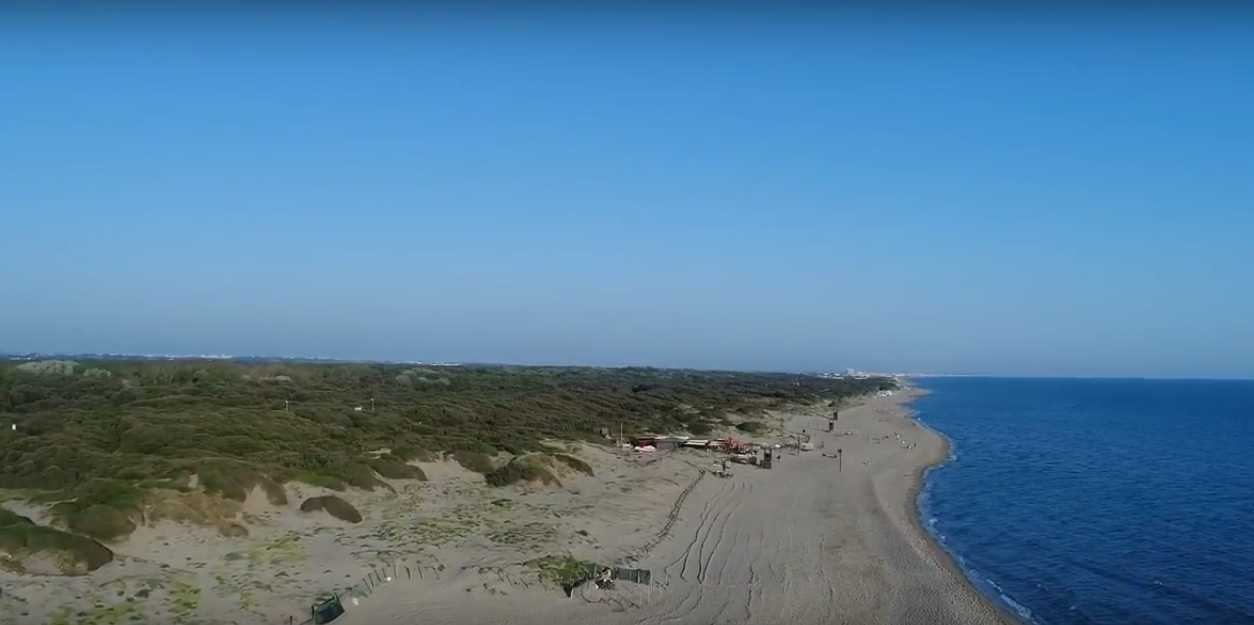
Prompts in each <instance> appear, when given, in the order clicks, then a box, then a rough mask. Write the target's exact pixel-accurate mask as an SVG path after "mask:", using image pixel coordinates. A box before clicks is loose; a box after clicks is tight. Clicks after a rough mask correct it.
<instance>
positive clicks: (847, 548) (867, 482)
mask: <svg viewBox="0 0 1254 625" xmlns="http://www.w3.org/2000/svg"><path fill="white" fill-rule="evenodd" d="M908 399H909V395H908V394H906V393H898V394H896V395H895V396H893V397H883V398H879V397H877V398H872V399H868V400H866V401H865V403H863V404H862V405H861V406H858V407H855V408H851V409H845V410H842V411H841V417H840V420H839V421H838V422H837V431H836V432H835V433H828V432H826V426H827V418H826V414H827V409H817V408H816V409H813V410H798V411H793V412H789V413H784V414H780V415H778V416H779V418H780V420H781V423H782V425H783V427H784V429H785V430H786V431H788V432H794V433H800V432H801V431H802V430H805V431H806V432H807V433H810V434H812V435H813V437H814V438H813V442H814V444H815V445H816V446H821V448H819V449H816V450H814V451H809V452H802V453H800V454H797V455H791V454H786V455H785V456H784V457H783V460H782V461H781V462H780V463H778V464H777V465H776V466H775V468H773V469H770V470H765V469H758V468H756V467H751V466H740V465H733V471H734V475H733V477H731V478H718V477H715V476H713V475H712V474H710V473H706V474H705V475H703V476H701V477H700V478H699V479H697V478H696V476H692V479H694V482H693V483H694V484H695V485H693V486H692V488H691V490H690V491H689V492H688V493H687V495H686V497H684V500H683V502H682V505H681V506H680V508H679V509H678V513H677V516H676V519H675V522H674V523H673V525H672V526H671V527H670V528H669V531H668V532H667V533H666V535H665V536H663V537H662V538H661V539H660V540H659V541H657V543H656V544H655V545H651V548H650V549H648V550H644V549H639V550H636V551H633V550H631V549H630V548H628V549H627V550H626V551H627V553H628V554H629V555H630V557H631V559H632V560H633V561H634V564H633V565H632V566H635V567H639V568H645V569H649V570H651V571H652V573H653V576H654V584H653V585H651V586H649V587H641V586H638V585H635V584H630V583H623V582H618V583H616V584H615V588H614V589H613V590H610V591H601V590H598V589H596V588H595V587H594V586H591V585H587V586H585V587H584V588H582V589H579V590H577V591H576V592H575V593H574V595H573V596H572V597H571V598H569V599H567V598H566V597H565V596H564V595H562V594H559V593H555V592H553V591H552V590H551V589H550V590H546V589H542V588H535V587H532V588H525V589H524V588H517V589H513V588H511V589H509V590H508V592H509V593H510V594H509V596H508V597H500V596H487V597H485V596H483V592H482V590H483V589H482V588H480V587H478V586H474V587H472V586H470V585H469V583H468V582H472V581H474V580H471V579H453V580H448V581H445V580H440V581H438V582H435V583H424V584H418V585H411V584H408V583H402V584H396V585H392V586H387V587H384V588H383V589H381V590H380V591H378V592H376V593H374V594H373V595H372V596H371V597H370V599H369V600H363V601H362V605H361V606H359V607H358V608H357V609H356V610H354V611H353V612H350V613H349V614H348V615H347V618H346V623H352V624H363V625H364V624H366V623H398V624H399V623H412V622H417V621H415V620H414V618H413V617H414V615H421V622H424V623H442V624H449V625H452V624H455V623H501V624H504V623H513V624H518V625H524V624H532V623H534V624H545V625H552V624H571V625H574V624H586V623H606V624H616V623H623V624H627V623H632V624H640V625H667V624H674V623H701V624H706V623H709V624H724V623H725V624H733V623H746V624H775V623H778V624H789V625H809V624H820V623H845V624H861V623H868V624H870V623H901V624H906V623H931V624H944V623H955V624H957V623H962V624H979V623H1009V622H1011V621H1010V620H1009V619H1007V618H1006V617H1005V616H1004V615H1003V614H1001V613H1000V612H998V611H997V610H996V609H995V608H994V607H993V606H991V605H990V604H989V603H988V602H987V601H986V600H985V599H984V598H983V597H982V596H980V595H978V594H977V593H976V591H975V590H974V589H972V588H971V587H970V585H969V584H968V583H967V582H966V581H965V580H964V579H963V577H962V574H961V573H960V572H959V571H957V570H956V569H955V567H953V565H952V563H951V562H950V561H949V559H948V556H947V555H946V554H944V553H943V552H941V551H940V550H939V549H938V548H937V546H936V545H935V544H934V543H932V542H931V541H930V539H929V538H928V537H927V536H926V535H925V534H924V532H923V530H922V529H921V528H920V527H919V524H918V520H917V514H916V508H915V498H916V494H917V489H918V487H919V483H920V479H921V472H922V470H923V469H924V468H926V467H927V466H929V465H932V464H935V463H937V462H940V461H941V460H943V459H944V457H945V455H946V453H947V451H946V448H945V442H944V440H943V439H942V438H941V437H940V436H939V435H937V434H935V433H934V432H931V431H929V430H927V429H926V428H923V427H920V426H919V425H918V424H917V423H916V422H914V421H913V420H912V419H910V418H909V416H908V415H907V413H906V411H905V409H904V408H903V406H902V404H903V403H904V402H905V401H908ZM837 449H840V450H841V453H840V456H841V459H840V460H839V461H838V460H837V459H836V458H835V457H834V456H835V455H836V450H837ZM677 455H683V456H689V457H691V458H693V459H694V460H695V461H696V462H697V464H698V465H701V466H713V464H714V461H713V458H710V459H708V460H707V459H706V458H705V456H704V455H703V454H702V453H701V452H690V451H680V452H677ZM838 467H839V468H838ZM681 492H682V491H681ZM614 514H632V511H631V510H618V511H615V513H614ZM597 516H598V517H599V521H600V522H601V523H608V524H609V525H610V528H612V527H613V526H614V523H613V514H605V515H601V514H598V515H597ZM602 531H605V529H604V528H603V529H602ZM610 531H611V532H612V529H611V530H610ZM617 548H619V549H622V548H623V546H622V545H618V546H617ZM572 553H573V555H575V556H576V557H589V558H595V557H596V555H597V554H595V553H586V552H585V553H580V552H579V550H573V552H572Z"/></svg>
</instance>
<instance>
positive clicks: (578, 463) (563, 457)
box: [553, 454, 592, 475]
mask: <svg viewBox="0 0 1254 625" xmlns="http://www.w3.org/2000/svg"><path fill="white" fill-rule="evenodd" d="M553 458H554V459H556V460H557V461H559V462H561V463H562V464H565V465H566V466H568V467H570V468H572V469H574V470H576V471H578V472H580V473H583V474H586V475H592V466H591V465H589V464H588V463H586V462H584V461H583V460H580V459H579V458H576V457H574V456H571V455H569V454H553Z"/></svg>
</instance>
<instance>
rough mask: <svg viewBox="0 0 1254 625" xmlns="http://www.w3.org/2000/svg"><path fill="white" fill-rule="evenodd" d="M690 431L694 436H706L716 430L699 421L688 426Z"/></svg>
mask: <svg viewBox="0 0 1254 625" xmlns="http://www.w3.org/2000/svg"><path fill="white" fill-rule="evenodd" d="M688 431H689V432H692V434H693V436H705V435H707V434H709V433H710V432H713V431H714V428H713V427H711V426H710V424H709V423H703V422H701V421H698V422H696V423H690V424H688Z"/></svg>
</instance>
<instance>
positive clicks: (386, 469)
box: [370, 454, 427, 481]
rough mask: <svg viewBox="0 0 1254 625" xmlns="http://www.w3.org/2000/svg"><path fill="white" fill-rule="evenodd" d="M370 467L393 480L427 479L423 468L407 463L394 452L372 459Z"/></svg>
mask: <svg viewBox="0 0 1254 625" xmlns="http://www.w3.org/2000/svg"><path fill="white" fill-rule="evenodd" d="M370 468H371V469H374V472H375V473H378V474H379V475H382V476H383V477H386V478H388V479H392V480H424V481H425V480H426V479H427V474H426V473H423V472H422V469H420V468H418V467H416V466H414V465H412V464H405V461H404V460H401V459H400V458H398V457H397V456H394V455H392V454H383V455H382V456H380V457H379V458H376V459H374V460H371V461H370Z"/></svg>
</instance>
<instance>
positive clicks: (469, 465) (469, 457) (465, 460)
mask: <svg viewBox="0 0 1254 625" xmlns="http://www.w3.org/2000/svg"><path fill="white" fill-rule="evenodd" d="M452 455H453V460H456V461H457V464H460V465H462V466H463V467H465V468H466V470H468V471H474V472H475V473H482V474H484V475H487V474H489V473H491V472H493V471H494V470H496V465H494V464H493V463H492V458H490V457H488V455H487V454H485V453H481V452H477V451H465V450H461V449H459V450H457V451H454V452H453V454H452Z"/></svg>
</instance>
